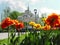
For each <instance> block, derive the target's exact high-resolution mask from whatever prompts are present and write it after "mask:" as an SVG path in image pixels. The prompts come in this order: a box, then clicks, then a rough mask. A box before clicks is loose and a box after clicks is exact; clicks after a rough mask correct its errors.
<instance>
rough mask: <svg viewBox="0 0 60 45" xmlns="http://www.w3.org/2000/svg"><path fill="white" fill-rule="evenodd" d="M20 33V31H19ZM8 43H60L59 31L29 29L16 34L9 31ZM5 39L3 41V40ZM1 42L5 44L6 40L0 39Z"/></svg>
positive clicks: (28, 44) (36, 44)
mask: <svg viewBox="0 0 60 45" xmlns="http://www.w3.org/2000/svg"><path fill="white" fill-rule="evenodd" d="M20 34H21V32H20ZM9 40H10V42H9V45H60V31H59V30H49V31H44V30H40V31H30V32H25V34H21V35H20V36H16V33H13V32H11V35H10V39H9ZM4 41H5V42H4ZM0 42H1V44H2V43H3V42H4V43H3V44H6V45H7V40H5V39H4V40H2V41H1V40H0Z"/></svg>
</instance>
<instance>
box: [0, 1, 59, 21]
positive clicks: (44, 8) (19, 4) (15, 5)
mask: <svg viewBox="0 0 60 45" xmlns="http://www.w3.org/2000/svg"><path fill="white" fill-rule="evenodd" d="M28 4H29V7H30V10H31V11H32V12H33V11H34V9H35V8H36V9H37V10H38V12H39V15H40V14H41V13H48V14H49V13H53V12H55V13H58V14H60V0H0V19H1V14H2V13H3V10H4V9H5V8H6V7H7V6H9V7H10V8H11V10H17V11H20V12H24V11H25V10H26V9H27V6H28ZM0 21H1V20H0Z"/></svg>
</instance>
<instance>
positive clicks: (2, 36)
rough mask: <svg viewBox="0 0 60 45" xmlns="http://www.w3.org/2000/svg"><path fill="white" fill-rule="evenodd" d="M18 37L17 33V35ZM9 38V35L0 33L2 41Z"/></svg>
mask: <svg viewBox="0 0 60 45" xmlns="http://www.w3.org/2000/svg"><path fill="white" fill-rule="evenodd" d="M21 34H25V33H21ZM16 36H17V33H16ZM5 38H8V33H0V39H5Z"/></svg>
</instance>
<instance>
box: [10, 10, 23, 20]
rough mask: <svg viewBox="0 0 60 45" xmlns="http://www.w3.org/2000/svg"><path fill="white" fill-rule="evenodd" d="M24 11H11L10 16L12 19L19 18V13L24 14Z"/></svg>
mask: <svg viewBox="0 0 60 45" xmlns="http://www.w3.org/2000/svg"><path fill="white" fill-rule="evenodd" d="M22 14H23V13H20V12H18V11H12V12H11V13H10V15H9V17H10V18H11V19H17V17H18V16H19V15H22Z"/></svg>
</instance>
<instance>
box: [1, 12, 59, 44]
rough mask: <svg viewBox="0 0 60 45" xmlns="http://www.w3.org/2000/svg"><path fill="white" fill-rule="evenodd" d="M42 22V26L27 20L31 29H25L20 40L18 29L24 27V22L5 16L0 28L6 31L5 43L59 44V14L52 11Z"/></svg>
mask: <svg viewBox="0 0 60 45" xmlns="http://www.w3.org/2000/svg"><path fill="white" fill-rule="evenodd" d="M43 22H44V26H42V25H41V24H39V23H35V22H33V21H31V22H29V25H30V26H31V27H32V29H31V31H29V30H26V31H27V32H28V33H25V35H24V36H23V37H24V38H23V39H22V40H21V35H20V34H21V32H20V31H21V30H22V29H23V28H24V22H22V21H18V20H12V19H11V18H9V17H7V18H6V19H4V20H3V21H2V23H1V28H2V29H3V30H4V29H5V30H7V31H8V39H7V40H8V42H7V45H60V16H59V15H58V14H55V13H52V14H50V15H49V16H48V17H47V18H44V19H43ZM16 31H17V32H18V35H17V37H16Z"/></svg>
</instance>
